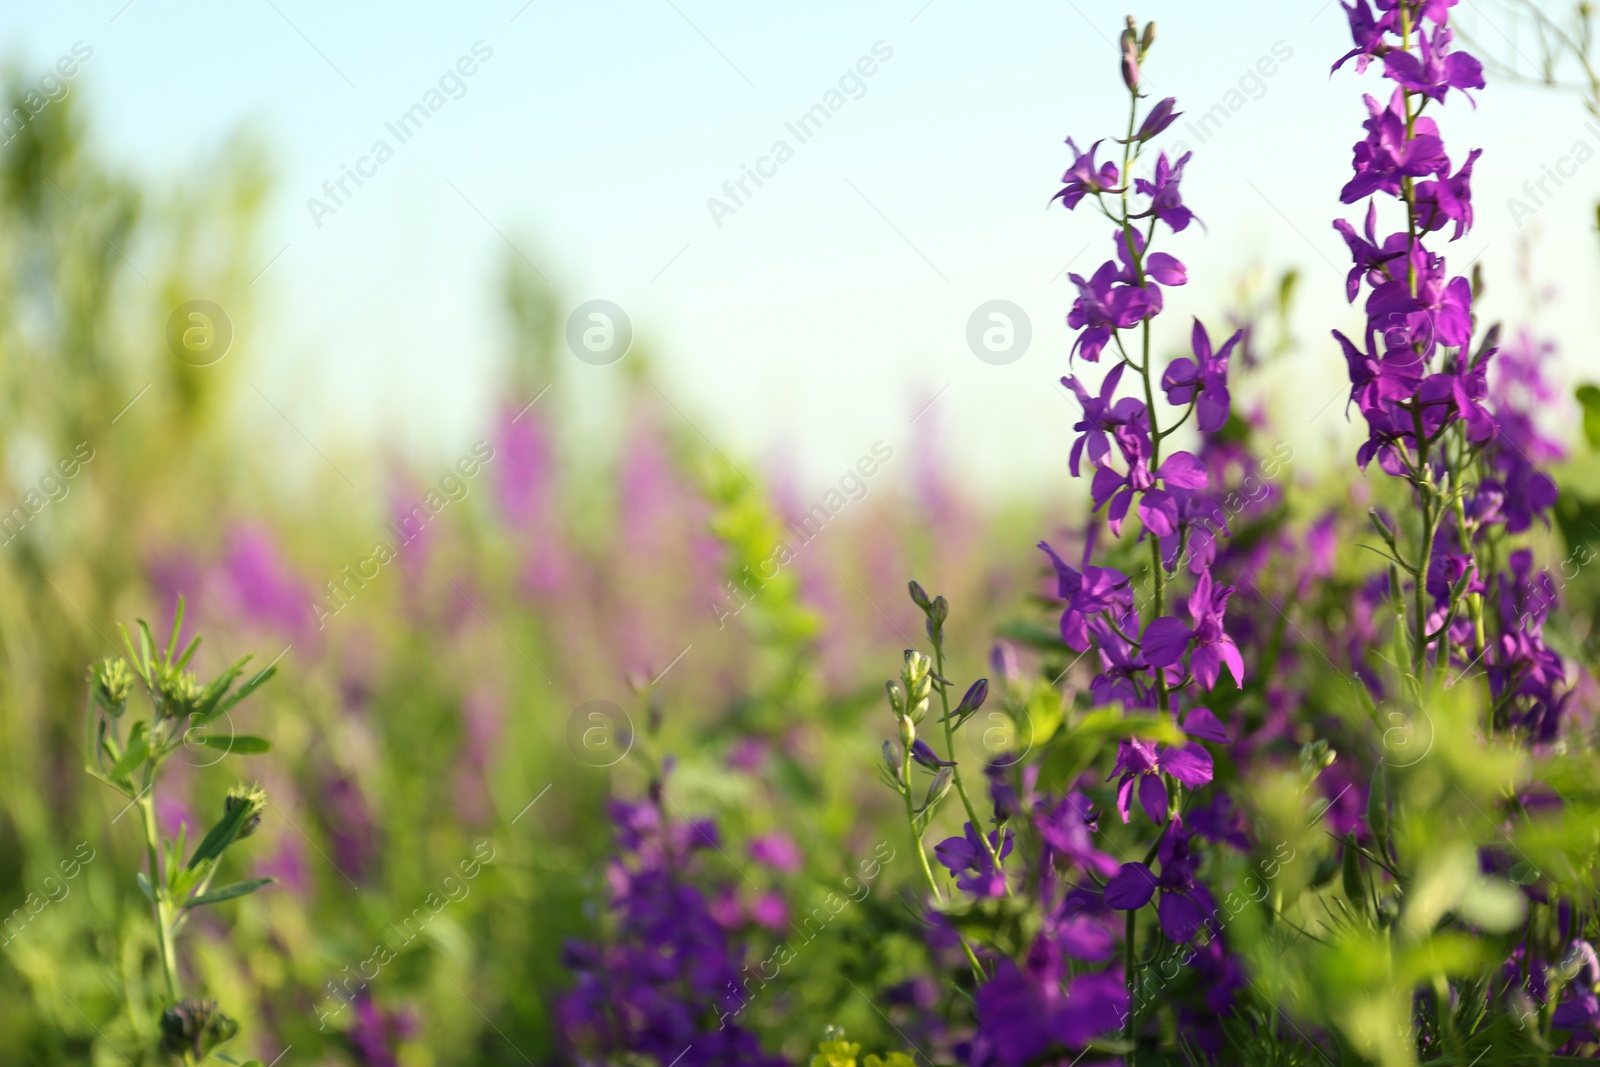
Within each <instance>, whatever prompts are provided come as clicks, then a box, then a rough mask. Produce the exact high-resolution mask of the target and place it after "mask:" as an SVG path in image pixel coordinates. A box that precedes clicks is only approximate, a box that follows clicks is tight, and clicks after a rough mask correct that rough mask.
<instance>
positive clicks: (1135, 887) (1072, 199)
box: [1040, 18, 1244, 1042]
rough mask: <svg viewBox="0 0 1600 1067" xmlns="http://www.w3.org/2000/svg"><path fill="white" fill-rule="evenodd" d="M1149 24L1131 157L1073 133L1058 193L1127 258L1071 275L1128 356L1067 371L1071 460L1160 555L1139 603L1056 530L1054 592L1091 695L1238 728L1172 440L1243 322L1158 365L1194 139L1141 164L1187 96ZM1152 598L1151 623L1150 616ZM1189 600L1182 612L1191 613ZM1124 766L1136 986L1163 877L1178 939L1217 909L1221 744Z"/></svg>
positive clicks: (1088, 316)
mask: <svg viewBox="0 0 1600 1067" xmlns="http://www.w3.org/2000/svg"><path fill="white" fill-rule="evenodd" d="M1154 37H1155V26H1154V24H1153V23H1151V24H1149V25H1147V26H1146V27H1145V28H1144V31H1143V33H1142V34H1141V33H1139V32H1138V31H1137V29H1136V27H1135V24H1134V22H1133V20H1132V19H1131V18H1130V19H1129V22H1128V26H1127V28H1126V29H1125V30H1124V31H1123V33H1122V38H1121V46H1122V78H1123V83H1124V85H1126V87H1127V90H1128V126H1127V135H1126V136H1125V137H1124V138H1121V139H1120V143H1121V145H1122V165H1121V167H1120V168H1119V167H1117V166H1116V165H1114V164H1112V163H1109V162H1108V163H1104V164H1100V163H1097V161H1096V158H1095V155H1096V151H1097V150H1098V148H1099V146H1100V144H1102V143H1103V142H1096V143H1095V144H1094V145H1091V146H1090V148H1089V151H1088V152H1078V150H1077V147H1076V146H1075V145H1073V143H1072V141H1071V140H1069V141H1068V142H1067V143H1068V145H1069V146H1071V147H1072V148H1073V151H1074V153H1076V158H1075V159H1074V160H1073V163H1072V165H1071V167H1069V168H1068V170H1067V172H1066V174H1065V175H1064V176H1063V181H1064V182H1065V185H1064V186H1063V188H1062V189H1061V191H1060V192H1059V193H1057V194H1056V197H1055V199H1058V200H1060V201H1061V203H1062V205H1063V206H1065V207H1067V208H1068V209H1069V210H1071V209H1076V208H1077V207H1078V206H1079V205H1080V204H1082V203H1085V202H1088V203H1091V204H1093V206H1094V207H1095V208H1096V209H1098V210H1099V211H1100V213H1101V214H1102V215H1103V216H1104V217H1105V218H1106V220H1107V221H1108V222H1110V223H1111V224H1112V226H1113V227H1114V233H1113V235H1112V236H1113V243H1114V245H1115V248H1116V259H1115V260H1112V261H1107V262H1106V263H1104V264H1103V265H1102V266H1101V267H1100V268H1099V269H1098V270H1096V271H1095V272H1094V274H1093V275H1092V276H1091V277H1090V278H1089V279H1088V280H1085V279H1084V278H1082V277H1080V276H1078V275H1076V274H1074V275H1071V279H1072V282H1073V284H1074V285H1076V286H1077V287H1078V294H1079V295H1078V299H1077V300H1076V302H1074V304H1073V305H1072V310H1071V312H1070V314H1069V315H1068V317H1067V324H1068V325H1069V326H1071V327H1073V328H1075V329H1077V330H1078V331H1079V334H1078V337H1077V340H1076V341H1075V342H1074V345H1073V352H1074V354H1075V355H1077V356H1081V357H1082V358H1084V359H1086V360H1088V361H1090V362H1098V361H1099V360H1100V358H1101V356H1102V354H1103V353H1105V352H1106V351H1107V350H1108V349H1109V350H1110V351H1112V352H1113V353H1114V354H1115V355H1116V357H1117V364H1116V365H1115V366H1114V367H1112V368H1111V370H1110V371H1109V372H1108V373H1107V374H1106V376H1105V378H1104V379H1103V380H1102V381H1101V383H1100V387H1099V389H1098V390H1096V391H1095V392H1091V391H1090V390H1089V388H1088V387H1087V386H1086V385H1085V384H1084V383H1083V382H1082V381H1080V380H1079V379H1078V378H1077V377H1076V376H1069V377H1067V378H1064V379H1062V383H1063V384H1064V385H1066V386H1067V387H1068V388H1069V389H1071V390H1072V391H1073V393H1074V394H1075V395H1076V396H1077V397H1078V400H1079V402H1080V404H1081V406H1082V409H1083V415H1082V418H1081V419H1080V420H1079V422H1078V424H1077V425H1076V426H1075V427H1074V428H1075V429H1076V430H1077V431H1078V432H1079V437H1078V439H1077V440H1076V441H1075V442H1074V444H1073V448H1072V456H1071V467H1072V473H1073V475H1074V476H1075V477H1077V476H1080V475H1081V474H1082V473H1083V466H1082V464H1083V461H1084V460H1085V459H1087V460H1088V464H1089V466H1090V467H1091V468H1092V469H1093V475H1092V482H1091V489H1090V492H1091V497H1092V500H1093V504H1094V507H1095V509H1096V510H1097V511H1098V510H1100V509H1101V508H1104V509H1105V511H1106V519H1107V523H1106V524H1107V526H1108V527H1109V529H1110V531H1111V533H1112V535H1113V536H1116V537H1120V536H1121V535H1122V530H1123V525H1124V523H1125V521H1126V519H1127V516H1128V515H1129V513H1130V512H1132V513H1134V514H1137V515H1138V517H1139V521H1140V526H1141V529H1140V532H1139V537H1140V539H1141V540H1144V541H1145V542H1147V544H1148V547H1149V554H1150V562H1149V572H1148V582H1147V586H1146V587H1147V588H1148V590H1149V593H1150V596H1149V600H1148V604H1147V605H1145V604H1138V605H1136V603H1135V597H1134V589H1133V582H1132V579H1131V578H1129V576H1127V575H1126V574H1123V573H1122V572H1121V571H1118V570H1116V569H1114V568H1110V567H1097V566H1093V565H1091V564H1090V563H1089V557H1090V554H1091V552H1092V550H1093V548H1094V543H1093V539H1092V538H1091V539H1090V541H1089V543H1088V545H1087V546H1086V550H1085V553H1084V560H1083V569H1082V570H1081V571H1080V570H1079V569H1077V568H1075V567H1073V566H1071V565H1070V564H1069V563H1067V562H1066V561H1065V560H1063V559H1062V558H1061V556H1060V555H1059V554H1058V553H1057V552H1055V551H1054V550H1053V549H1052V548H1051V547H1050V546H1049V545H1048V544H1045V543H1041V544H1040V547H1041V548H1042V549H1043V550H1044V551H1045V552H1046V553H1047V554H1048V556H1049V558H1050V561H1051V563H1052V565H1053V566H1054V568H1055V570H1056V574H1057V578H1058V593H1059V595H1060V596H1061V598H1062V599H1063V600H1065V601H1066V610H1065V611H1064V613H1063V614H1062V617H1061V636H1062V639H1063V640H1064V641H1065V642H1066V644H1067V645H1068V647H1070V648H1072V649H1074V650H1075V651H1077V652H1080V653H1086V652H1088V651H1090V650H1093V651H1094V652H1095V653H1096V654H1097V655H1098V657H1099V661H1100V666H1101V668H1102V669H1101V673H1100V674H1099V675H1098V676H1097V677H1096V678H1095V679H1094V681H1093V682H1092V683H1091V686H1090V691H1091V693H1092V695H1093V700H1094V702H1095V703H1111V702H1117V703H1120V704H1121V705H1122V706H1123V707H1124V708H1129V709H1142V710H1145V711H1156V712H1159V713H1160V719H1161V720H1165V719H1166V718H1167V717H1168V716H1176V715H1177V714H1178V713H1179V712H1183V713H1184V719H1183V724H1184V728H1185V730H1186V731H1187V732H1188V733H1189V734H1191V735H1193V736H1195V737H1200V738H1204V739H1206V740H1210V741H1213V742H1223V741H1226V740H1227V735H1226V733H1225V732H1224V730H1223V728H1222V726H1221V724H1220V723H1219V722H1218V721H1217V719H1216V717H1215V716H1214V715H1213V714H1212V713H1211V712H1210V711H1209V710H1208V709H1207V708H1205V707H1203V706H1201V705H1200V703H1199V702H1200V700H1201V699H1202V697H1201V693H1202V692H1203V691H1205V690H1209V689H1211V688H1212V687H1213V686H1215V685H1216V684H1217V683H1218V680H1219V679H1220V677H1221V675H1222V672H1223V670H1224V668H1225V669H1226V670H1227V673H1228V674H1229V675H1230V676H1231V677H1232V680H1233V682H1234V684H1235V685H1238V686H1242V685H1243V684H1244V662H1243V658H1242V657H1241V656H1240V654H1239V650H1238V648H1237V647H1236V646H1235V645H1234V643H1233V640H1232V638H1231V637H1229V636H1228V633H1227V630H1226V628H1225V626H1224V615H1225V613H1226V610H1227V605H1228V599H1229V597H1230V596H1231V595H1232V593H1233V589H1232V587H1230V586H1226V585H1219V584H1218V583H1216V582H1215V581H1214V580H1213V578H1212V575H1211V572H1210V563H1211V560H1212V559H1213V558H1214V552H1213V551H1212V548H1213V547H1214V545H1215V542H1216V538H1217V537H1218V536H1225V535H1226V534H1227V533H1228V529H1227V522H1226V516H1225V515H1224V514H1223V512H1222V510H1221V509H1220V508H1219V507H1218V506H1217V505H1216V503H1215V502H1214V501H1212V500H1210V499H1209V498H1208V497H1207V496H1206V495H1205V494H1204V492H1203V491H1204V490H1205V489H1206V487H1207V484H1208V475H1207V472H1206V468H1205V465H1204V464H1203V463H1202V462H1201V461H1200V460H1199V459H1198V458H1197V457H1196V456H1194V455H1193V454H1192V453H1190V452H1186V451H1171V452H1167V451H1166V450H1165V447H1164V446H1165V443H1166V441H1167V439H1168V438H1169V437H1171V436H1172V435H1173V434H1174V433H1176V432H1177V431H1178V429H1179V428H1180V427H1182V426H1183V425H1184V424H1185V423H1186V422H1188V421H1189V419H1190V418H1191V417H1193V418H1194V420H1195V423H1196V427H1197V429H1198V430H1199V431H1200V432H1201V433H1202V434H1211V433H1214V432H1216V431H1218V430H1220V429H1222V427H1223V426H1224V425H1225V424H1226V423H1227V421H1228V417H1229V414H1230V409H1231V397H1230V395H1229V392H1228V366H1229V361H1230V358H1231V356H1232V353H1233V350H1234V348H1235V346H1236V345H1237V344H1238V342H1239V339H1240V337H1241V334H1240V333H1238V332H1235V333H1234V334H1233V335H1232V336H1231V337H1229V338H1227V339H1226V340H1224V341H1221V342H1220V343H1214V342H1213V340H1212V338H1211V335H1210V333H1209V332H1208V331H1207V330H1206V328H1205V326H1204V325H1203V324H1202V323H1200V322H1199V320H1196V321H1195V323H1194V325H1193V327H1192V329H1191V332H1190V340H1191V350H1192V355H1189V356H1184V357H1182V358H1179V359H1177V360H1174V361H1173V362H1172V363H1171V364H1169V365H1168V366H1167V368H1166V370H1165V372H1164V373H1162V372H1159V369H1158V368H1157V366H1156V365H1155V360H1154V356H1153V354H1152V347H1151V340H1152V338H1151V332H1152V323H1153V320H1154V319H1155V318H1156V316H1157V315H1159V314H1160V313H1161V311H1162V310H1163V306H1164V298H1163V293H1162V287H1163V286H1177V285H1183V284H1184V283H1185V282H1187V281H1188V273H1187V271H1186V269H1185V267H1184V265H1183V264H1182V263H1181V262H1180V261H1179V260H1178V259H1177V258H1176V257H1174V256H1173V255H1171V254H1170V253H1167V252H1160V251H1156V250H1155V245H1156V243H1157V238H1158V236H1159V235H1160V232H1161V231H1160V227H1161V226H1165V227H1166V231H1167V232H1168V233H1169V234H1176V233H1179V232H1182V231H1183V230H1185V229H1187V228H1188V226H1189V224H1190V223H1191V222H1192V221H1194V214H1193V212H1191V211H1190V210H1189V208H1188V207H1187V206H1186V205H1185V204H1184V202H1183V197H1182V194H1181V192H1180V182H1181V180H1182V177H1183V170H1184V167H1185V166H1186V165H1187V164H1188V162H1189V158H1190V157H1189V154H1187V153H1185V154H1184V155H1183V156H1182V157H1180V158H1179V159H1178V160H1177V161H1175V162H1174V161H1172V160H1169V159H1168V158H1167V154H1166V153H1165V152H1161V153H1159V154H1158V155H1157V157H1156V160H1155V165H1154V167H1153V169H1152V172H1151V174H1150V176H1149V177H1147V178H1134V177H1133V170H1134V168H1135V167H1136V166H1137V164H1138V163H1139V162H1140V159H1141V156H1142V154H1143V153H1144V152H1145V151H1146V148H1147V146H1148V145H1149V143H1150V142H1151V141H1152V139H1154V138H1155V137H1157V136H1158V135H1159V134H1160V133H1161V132H1162V131H1163V130H1165V129H1166V128H1167V127H1168V126H1169V125H1171V124H1172V122H1173V120H1174V119H1176V118H1177V117H1178V114H1179V112H1177V111H1176V109H1175V103H1176V101H1175V100H1173V99H1172V98H1170V97H1169V98H1167V99H1164V100H1161V101H1159V102H1158V103H1156V104H1155V105H1154V106H1152V107H1150V108H1149V109H1148V110H1147V111H1145V113H1144V116H1143V118H1142V120H1141V118H1140V110H1141V108H1140V104H1141V100H1142V99H1143V95H1142V93H1141V92H1140V66H1141V64H1142V63H1143V62H1144V59H1145V57H1146V54H1147V53H1148V51H1149V48H1150V45H1151V44H1152V42H1153V40H1154ZM1129 370H1132V371H1133V372H1134V374H1136V375H1137V376H1138V378H1137V384H1136V386H1135V392H1136V393H1137V394H1138V395H1136V396H1124V397H1120V398H1119V397H1118V395H1117V392H1118V389H1119V387H1120V386H1121V384H1122V382H1123V379H1124V377H1125V376H1126V372H1127V371H1129ZM1158 391H1160V392H1163V393H1164V394H1165V397H1166V400H1167V404H1168V405H1169V406H1170V407H1172V408H1175V409H1177V411H1178V412H1179V413H1180V414H1178V416H1177V417H1176V418H1175V419H1169V420H1166V421H1165V424H1164V420H1163V419H1162V418H1161V415H1160V412H1159V409H1158V408H1157V405H1156V394H1157V392H1158ZM1140 396H1142V399H1140ZM1185 571H1187V572H1188V573H1189V575H1191V576H1192V579H1193V581H1192V584H1191V586H1190V588H1189V591H1188V593H1187V595H1186V596H1181V597H1180V596H1178V595H1175V594H1176V583H1177V582H1178V581H1179V580H1180V578H1181V577H1182V575H1183V573H1184V572H1185ZM1146 609H1147V610H1146ZM1141 614H1142V615H1143V616H1144V619H1145V620H1147V621H1143V622H1141ZM1185 614H1186V615H1187V616H1188V619H1189V621H1187V622H1186V621H1184V619H1183V618H1182V617H1180V616H1181V615H1185ZM1191 623H1192V625H1191ZM1113 774H1114V775H1116V776H1119V777H1118V790H1117V810H1118V813H1119V814H1120V815H1121V817H1122V820H1123V821H1124V822H1127V821H1128V820H1129V818H1130V813H1131V807H1132V801H1133V797H1134V795H1135V794H1137V796H1138V800H1139V805H1140V807H1141V808H1143V809H1144V812H1145V814H1146V815H1147V816H1148V817H1149V818H1150V819H1151V821H1152V822H1154V823H1155V824H1156V825H1157V826H1158V827H1161V828H1162V832H1161V834H1160V836H1159V837H1158V838H1157V840H1156V841H1155V843H1153V844H1152V845H1151V846H1150V849H1149V851H1148V853H1147V854H1146V856H1145V858H1144V861H1143V862H1142V863H1135V862H1129V863H1125V864H1123V865H1122V867H1121V869H1120V870H1119V871H1118V873H1117V874H1116V875H1115V876H1113V877H1112V878H1111V879H1110V880H1109V881H1108V882H1107V884H1106V887H1105V903H1106V904H1107V905H1108V906H1109V907H1111V908H1113V909H1117V910H1121V911H1125V912H1126V913H1127V915H1126V919H1125V930H1124V942H1123V958H1124V971H1125V980H1126V982H1127V988H1128V991H1129V993H1130V995H1131V994H1132V993H1133V992H1134V990H1135V988H1136V985H1137V981H1138V971H1139V969H1140V965H1139V958H1138V951H1137V932H1138V930H1137V919H1138V914H1139V911H1140V910H1141V909H1142V908H1143V907H1144V906H1145V905H1146V904H1147V903H1149V902H1150V901H1151V900H1152V898H1153V896H1154V894H1155V890H1156V889H1157V888H1160V889H1161V890H1162V892H1161V893H1160V901H1159V904H1158V905H1157V912H1158V918H1159V927H1160V930H1161V933H1162V935H1163V936H1164V937H1166V938H1170V939H1171V940H1172V941H1174V942H1182V941H1189V940H1192V939H1193V938H1194V936H1195V934H1196V931H1197V930H1198V928H1199V926H1200V923H1201V921H1202V917H1203V916H1204V915H1206V914H1209V913H1210V912H1211V911H1212V906H1211V902H1210V898H1209V895H1208V894H1207V892H1206V890H1205V887H1204V886H1203V885H1200V884H1199V883H1198V882H1196V881H1195V880H1194V878H1193V861H1192V860H1191V858H1190V855H1189V847H1188V842H1189V837H1190V832H1189V830H1188V829H1187V828H1186V827H1185V826H1184V821H1183V816H1182V807H1183V802H1182V797H1183V791H1184V790H1185V789H1190V790H1192V789H1195V788H1198V787H1200V786H1203V785H1205V784H1206V783H1208V782H1209V781H1210V780H1211V777H1212V759H1211V754H1210V753H1209V752H1208V751H1207V750H1206V749H1205V748H1204V746H1202V745H1201V744H1199V743H1198V742H1195V741H1187V742H1185V743H1169V744H1165V745H1163V744H1160V743H1157V742H1155V741H1153V740H1146V739H1141V738H1139V737H1132V738H1129V739H1128V740H1125V741H1123V742H1122V743H1121V747H1120V749H1119V752H1118V756H1117V762H1116V767H1115V769H1114V771H1113ZM1156 860H1159V861H1160V865H1161V874H1160V875H1159V876H1157V875H1156V874H1155V873H1154V872H1153V871H1152V870H1151V867H1150V864H1151V863H1152V862H1154V861H1156ZM1134 1014H1135V1013H1133V1012H1130V1014H1129V1018H1128V1021H1127V1037H1128V1040H1129V1041H1130V1042H1132V1041H1134V1040H1136V1038H1137V1029H1136V1024H1137V1020H1136V1018H1134Z"/></svg>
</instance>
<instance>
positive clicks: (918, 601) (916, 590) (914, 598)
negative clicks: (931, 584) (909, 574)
mask: <svg viewBox="0 0 1600 1067" xmlns="http://www.w3.org/2000/svg"><path fill="white" fill-rule="evenodd" d="M906 588H907V589H908V590H909V591H910V593H911V602H912V603H913V604H915V605H916V606H917V607H919V608H921V609H922V610H923V611H927V610H928V605H929V604H930V603H931V601H930V600H929V599H928V591H927V590H926V589H924V588H922V583H921V582H916V581H913V582H911V583H910V584H908V585H907V587H906Z"/></svg>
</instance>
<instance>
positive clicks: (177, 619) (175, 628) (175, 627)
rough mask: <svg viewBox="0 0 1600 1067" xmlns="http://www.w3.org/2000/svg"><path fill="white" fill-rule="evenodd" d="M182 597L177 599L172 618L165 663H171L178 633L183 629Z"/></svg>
mask: <svg viewBox="0 0 1600 1067" xmlns="http://www.w3.org/2000/svg"><path fill="white" fill-rule="evenodd" d="M183 608H184V603H183V597H181V596H180V597H179V598H178V610H177V612H176V613H175V614H174V615H173V616H172V635H171V636H170V637H168V638H167V655H166V662H168V663H171V662H172V657H173V656H175V655H177V653H178V632H179V631H180V630H182V629H183Z"/></svg>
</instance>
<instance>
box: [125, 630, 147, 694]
mask: <svg viewBox="0 0 1600 1067" xmlns="http://www.w3.org/2000/svg"><path fill="white" fill-rule="evenodd" d="M117 629H119V630H121V631H122V643H123V644H125V645H127V646H128V662H129V663H131V664H133V669H134V671H135V672H136V673H137V674H138V675H139V679H140V680H141V681H142V682H144V684H145V687H146V688H149V687H150V685H151V684H152V683H151V679H150V669H149V667H147V666H146V665H145V662H144V660H143V659H142V658H141V657H140V655H139V650H138V649H137V648H135V647H134V644H133V637H132V635H130V634H129V633H128V628H127V627H126V626H124V625H122V623H120V622H119V623H117Z"/></svg>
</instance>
